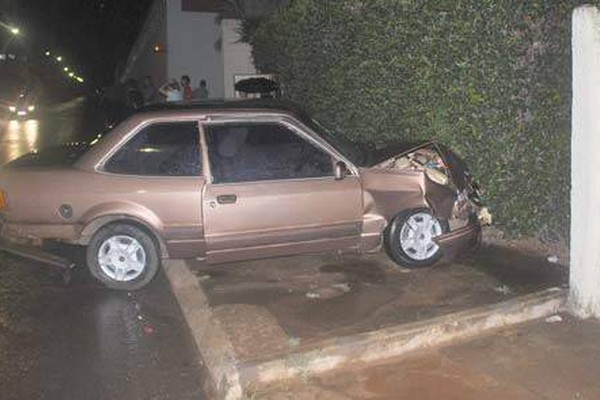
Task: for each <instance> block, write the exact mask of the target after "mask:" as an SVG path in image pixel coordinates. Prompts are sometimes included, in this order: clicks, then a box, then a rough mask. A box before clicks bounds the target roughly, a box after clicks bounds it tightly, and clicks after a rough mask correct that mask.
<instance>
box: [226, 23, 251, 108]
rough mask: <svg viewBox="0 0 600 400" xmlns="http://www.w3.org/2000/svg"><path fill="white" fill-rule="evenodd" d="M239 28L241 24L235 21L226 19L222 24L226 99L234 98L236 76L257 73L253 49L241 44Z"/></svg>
mask: <svg viewBox="0 0 600 400" xmlns="http://www.w3.org/2000/svg"><path fill="white" fill-rule="evenodd" d="M239 27H240V22H239V21H238V20H235V19H224V20H223V21H222V22H221V29H222V31H223V60H224V74H223V75H224V88H225V98H233V97H234V94H235V89H234V83H235V82H234V77H235V75H253V74H255V73H256V68H255V67H254V61H253V60H252V48H251V47H250V45H249V44H247V43H240V35H239V33H238V30H239Z"/></svg>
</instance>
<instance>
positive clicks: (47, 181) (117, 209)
mask: <svg viewBox="0 0 600 400" xmlns="http://www.w3.org/2000/svg"><path fill="white" fill-rule="evenodd" d="M6 176H7V177H5V178H4V179H3V182H2V184H3V188H4V190H5V191H6V192H7V193H8V195H7V196H8V207H7V210H6V212H5V218H6V220H5V225H6V227H5V229H9V230H12V231H15V229H16V231H19V230H20V231H22V232H25V231H27V235H26V237H29V238H32V239H34V238H39V239H46V238H55V239H61V240H65V241H69V242H73V243H78V244H87V242H88V241H89V239H90V237H91V236H92V235H93V234H94V233H95V231H96V230H97V229H99V228H100V227H101V226H103V225H104V224H105V223H108V222H111V221H115V220H127V219H131V220H132V221H136V222H139V223H140V224H142V225H144V226H146V227H147V228H148V229H151V230H152V231H153V232H154V233H155V234H156V235H157V236H158V237H159V238H162V240H163V242H164V244H165V246H166V250H167V251H168V255H169V256H171V257H173V256H175V257H184V256H195V255H196V254H201V253H202V252H203V250H204V236H203V227H202V202H201V192H202V187H203V185H204V178H203V177H169V178H166V177H156V178H154V177H136V176H125V175H113V174H103V173H93V172H87V171H82V170H78V169H75V168H69V169H62V170H35V169H32V170H20V171H12V173H10V174H6ZM20 182H28V185H27V186H25V185H23V184H21V183H20ZM29 185H31V186H29ZM28 187H35V188H36V195H35V196H32V195H31V193H30V191H29V188H28ZM13 199H15V201H18V204H12V201H13ZM16 199H18V200H16ZM65 206H68V207H69V208H70V209H71V215H70V216H65V215H62V214H61V212H60V209H61V207H65ZM24 221H26V224H23V222H24ZM100 222H101V223H100ZM17 225H21V226H20V227H17ZM27 225H29V226H35V229H27V228H26V226H27ZM11 227H12V228H11Z"/></svg>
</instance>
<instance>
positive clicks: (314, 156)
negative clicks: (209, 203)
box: [205, 123, 333, 183]
mask: <svg viewBox="0 0 600 400" xmlns="http://www.w3.org/2000/svg"><path fill="white" fill-rule="evenodd" d="M205 132H206V140H207V143H208V150H209V158H210V166H211V172H212V175H213V182H214V183H231V182H251V181H264V180H279V179H302V178H315V177H324V176H332V175H333V162H332V158H331V156H330V155H329V154H328V153H326V152H325V151H323V150H322V149H320V148H318V147H317V146H315V145H314V144H312V143H311V142H309V141H307V140H306V139H304V138H302V137H300V136H298V135H297V134H296V133H295V132H293V131H292V130H291V129H289V128H288V127H286V126H285V125H283V124H279V123H228V124H210V125H207V126H206V127H205Z"/></svg>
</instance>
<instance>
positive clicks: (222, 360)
mask: <svg viewBox="0 0 600 400" xmlns="http://www.w3.org/2000/svg"><path fill="white" fill-rule="evenodd" d="M163 265H164V269H165V272H166V274H167V278H168V279H169V282H170V283H171V288H172V289H173V292H174V293H175V298H176V299H177V302H178V303H179V307H180V308H181V311H182V312H183V315H184V316H185V319H186V321H187V323H188V325H189V327H190V330H191V332H192V336H193V338H194V341H195V342H196V346H197V347H198V351H200V354H201V355H202V359H203V361H204V364H205V365H206V369H207V370H208V373H209V374H210V379H211V381H212V383H213V386H214V390H215V391H216V395H217V396H218V398H219V399H225V400H235V399H241V398H242V395H243V392H242V387H241V385H240V379H239V372H238V370H237V368H236V358H235V353H234V351H233V347H232V345H231V342H230V341H229V339H228V338H227V335H226V333H225V331H224V330H223V329H222V328H221V326H220V324H219V321H218V320H217V319H216V318H215V317H214V315H213V313H212V311H211V309H210V306H209V304H208V299H207V298H206V295H205V293H204V290H202V287H201V286H200V284H199V283H198V279H197V278H196V276H194V274H193V273H192V272H191V271H190V269H189V268H188V266H187V265H186V263H185V261H181V260H163Z"/></svg>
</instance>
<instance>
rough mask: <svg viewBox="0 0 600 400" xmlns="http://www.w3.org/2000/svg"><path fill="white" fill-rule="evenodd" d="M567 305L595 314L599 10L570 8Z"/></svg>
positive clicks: (599, 303)
mask: <svg viewBox="0 0 600 400" xmlns="http://www.w3.org/2000/svg"><path fill="white" fill-rule="evenodd" d="M572 23H573V30H572V31H573V33H572V34H573V38H572V47H573V108H572V138H571V266H570V305H571V308H572V310H573V311H574V312H575V313H576V314H578V315H580V316H583V317H589V316H595V317H600V173H598V171H600V157H598V152H599V151H600V113H599V112H598V110H600V12H599V11H598V9H597V8H595V7H592V6H583V7H578V8H577V9H575V11H574V13H573V21H572Z"/></svg>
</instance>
